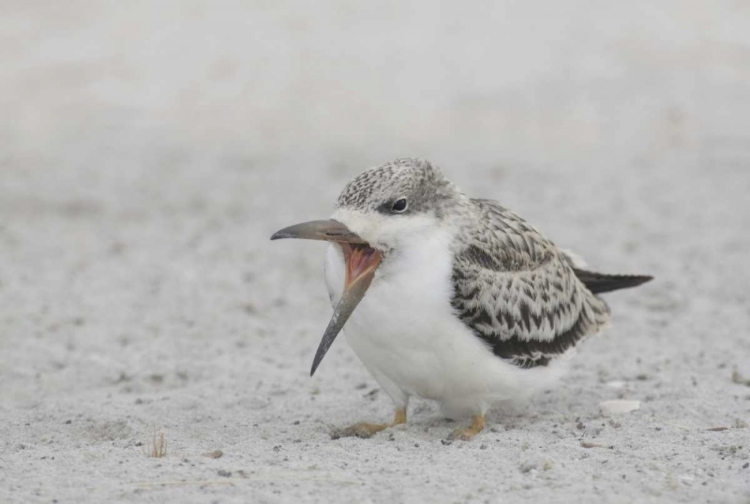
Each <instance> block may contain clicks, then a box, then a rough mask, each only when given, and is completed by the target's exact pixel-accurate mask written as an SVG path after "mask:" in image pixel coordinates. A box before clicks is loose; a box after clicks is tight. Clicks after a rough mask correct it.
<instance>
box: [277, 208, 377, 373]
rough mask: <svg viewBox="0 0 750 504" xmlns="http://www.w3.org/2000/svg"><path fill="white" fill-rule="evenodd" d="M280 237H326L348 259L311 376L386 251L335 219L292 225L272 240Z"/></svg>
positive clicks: (310, 238) (311, 238)
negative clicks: (343, 278)
mask: <svg viewBox="0 0 750 504" xmlns="http://www.w3.org/2000/svg"><path fill="white" fill-rule="evenodd" d="M280 238H303V239H307V240H324V241H330V242H336V243H338V244H339V245H340V246H341V248H342V250H343V252H344V259H345V261H346V279H345V281H344V292H343V294H342V295H341V299H340V300H339V303H338V304H337V305H336V308H335V309H334V310H333V316H332V317H331V321H330V322H329V323H328V327H327V328H326V331H325V333H324V334H323V339H321V340H320V345H318V351H317V352H316V353H315V359H313V364H312V369H311V370H310V376H312V375H313V374H315V370H316V369H317V368H318V365H319V364H320V361H322V360H323V357H324V356H325V354H326V352H328V349H329V348H330V347H331V345H332V344H333V340H335V339H336V336H338V334H339V332H341V329H342V328H343V327H344V324H346V321H347V320H348V319H349V316H350V315H351V314H352V312H354V309H355V308H356V307H357V305H358V304H359V302H360V301H361V300H362V298H363V297H364V295H365V292H367V288H368V287H370V282H372V279H373V277H374V276H375V270H376V269H377V267H378V266H379V265H380V261H381V260H382V258H383V256H382V254H381V253H380V252H379V251H378V250H376V249H374V248H372V247H370V245H369V244H368V243H367V242H366V241H364V240H363V239H362V238H360V237H359V236H357V235H356V234H355V233H352V232H351V231H349V229H348V228H347V227H346V226H344V225H343V224H342V223H340V222H338V221H335V220H327V221H311V222H304V223H302V224H296V225H294V226H289V227H288V228H284V229H282V230H281V231H278V232H276V233H274V235H273V236H271V239H272V240H278V239H280Z"/></svg>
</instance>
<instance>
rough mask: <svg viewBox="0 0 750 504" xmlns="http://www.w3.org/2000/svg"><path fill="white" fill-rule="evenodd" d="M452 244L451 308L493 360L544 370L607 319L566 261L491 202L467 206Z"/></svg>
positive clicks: (604, 307)
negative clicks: (467, 211)
mask: <svg viewBox="0 0 750 504" xmlns="http://www.w3.org/2000/svg"><path fill="white" fill-rule="evenodd" d="M471 205H472V207H471V208H470V209H469V213H471V214H472V216H471V217H472V218H470V219H466V221H465V223H464V225H463V226H462V232H461V235H460V237H459V240H457V242H456V251H455V252H456V256H455V261H454V264H453V286H454V294H453V299H452V300H451V304H452V305H453V308H454V309H455V311H456V314H457V315H458V316H459V318H460V319H461V320H462V321H463V322H464V323H465V324H466V325H468V326H469V327H470V328H471V329H472V331H473V332H474V334H476V335H477V336H478V337H479V338H481V339H483V340H484V341H486V342H487V343H488V344H489V345H490V347H491V348H492V351H493V352H494V353H495V355H497V356H498V357H501V358H503V359H507V360H509V361H511V362H512V363H513V364H515V365H518V366H520V367H524V368H529V367H535V366H546V365H547V364H548V363H549V362H550V361H551V360H552V359H554V358H555V357H559V356H561V355H563V354H564V353H565V352H566V351H568V350H569V349H571V348H572V347H574V346H575V345H576V344H577V343H578V342H579V341H581V340H582V339H583V338H584V337H585V336H588V335H590V334H594V333H596V332H597V331H598V330H600V329H601V328H602V326H604V325H605V324H606V323H607V321H608V319H609V309H608V308H607V305H606V303H605V302H604V301H603V300H602V299H600V298H598V297H596V296H595V295H594V294H592V293H591V292H590V291H589V290H587V289H586V287H585V286H584V285H583V284H582V283H581V282H580V280H579V279H578V278H577V277H576V274H575V272H574V270H573V262H572V260H571V258H570V257H569V256H568V255H566V254H565V253H563V252H562V251H561V250H560V249H558V248H557V247H555V245H554V244H553V243H552V242H550V241H549V240H547V239H546V238H544V237H543V236H542V235H541V234H540V233H539V232H538V231H537V230H536V229H534V228H533V227H532V226H531V225H529V224H528V223H526V222H525V221H524V220H523V219H521V218H520V217H518V216H517V215H515V214H514V213H513V212H511V211H509V210H506V209H505V208H503V207H501V206H500V205H499V204H497V203H496V202H494V201H490V200H476V199H474V200H471Z"/></svg>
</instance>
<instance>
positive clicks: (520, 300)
mask: <svg viewBox="0 0 750 504" xmlns="http://www.w3.org/2000/svg"><path fill="white" fill-rule="evenodd" d="M283 238H299V239H311V240H323V241H327V242H329V245H328V247H327V250H326V255H325V260H324V265H325V267H324V277H325V282H326V286H327V288H328V292H329V295H330V300H331V305H332V307H333V315H332V317H331V320H330V322H329V324H328V327H327V328H326V330H325V332H324V334H323V337H322V339H321V341H320V345H319V346H318V350H317V352H316V354H315V358H314V360H313V364H312V368H311V371H310V374H311V376H312V375H313V374H314V373H315V371H316V369H317V368H318V366H319V365H320V363H321V361H322V359H323V357H324V356H325V355H326V352H327V351H328V349H329V348H330V347H331V344H332V343H333V342H334V340H335V338H336V336H337V335H338V334H339V332H341V331H342V329H343V332H344V334H345V337H346V339H347V341H348V343H349V345H350V346H351V348H352V349H353V350H354V353H355V354H356V355H357V357H358V358H359V360H360V361H361V362H362V364H363V365H364V366H365V368H367V370H368V371H369V372H370V374H371V375H372V377H373V378H374V379H375V381H377V382H378V384H379V385H380V387H381V388H382V389H383V390H384V391H385V392H386V393H387V395H388V396H389V397H390V399H391V400H392V402H393V406H394V412H395V413H394V416H393V421H392V422H388V423H369V422H359V423H356V424H354V425H352V426H349V427H346V428H343V429H340V430H338V431H335V433H334V435H333V437H335V438H337V437H345V436H357V437H361V438H367V437H370V436H373V435H374V434H376V433H378V432H380V431H383V430H385V429H387V428H390V427H393V426H396V425H400V424H404V423H406V421H407V407H408V403H409V399H410V398H411V397H419V398H424V399H428V400H434V401H437V402H438V403H439V404H440V407H441V409H442V411H443V412H444V413H445V414H446V416H448V417H449V418H454V419H461V418H467V417H469V418H471V419H472V421H471V424H469V425H468V426H466V425H460V426H459V427H457V428H456V429H455V430H453V431H452V432H451V434H450V435H449V436H448V438H449V439H451V440H470V439H472V438H473V437H475V436H476V435H477V434H479V432H481V431H482V430H483V429H484V427H485V415H486V414H487V412H488V411H489V410H490V408H492V407H494V406H496V405H498V404H501V403H502V402H503V401H506V400H509V399H515V398H519V397H526V396H528V395H530V394H532V393H533V392H535V391H538V390H540V389H544V388H550V387H552V386H554V384H555V383H556V382H558V381H559V379H560V378H561V376H562V375H563V374H564V370H565V367H566V366H565V362H566V361H567V360H568V359H569V357H570V356H571V355H572V354H573V352H574V351H575V349H576V348H577V347H578V345H579V344H580V343H581V342H582V341H584V340H585V339H587V338H588V337H589V336H591V335H593V334H596V333H598V332H600V331H601V330H602V329H604V328H605V327H606V326H608V323H609V319H610V309H609V306H608V305H607V303H606V302H605V301H604V300H603V299H602V298H601V296H600V295H601V294H603V293H605V292H610V291H614V290H617V289H623V288H628V287H635V286H638V285H641V284H643V283H645V282H647V281H649V280H651V279H652V277H651V276H649V275H612V274H604V273H597V272H594V271H590V270H588V269H585V266H584V264H583V263H582V262H581V260H580V259H579V258H578V257H577V256H576V255H574V254H573V253H571V252H568V251H566V250H563V249H561V248H558V247H557V246H556V245H555V244H554V243H553V242H552V241H550V240H549V239H547V238H546V237H544V236H543V235H542V234H541V233H540V232H539V231H538V230H537V229H536V228H535V227H534V226H532V225H531V224H529V223H528V222H527V221H525V220H524V219H522V218H521V217H519V216H518V215H516V214H515V213H513V212H512V211H510V210H508V209H507V208H505V207H503V206H501V205H500V204H499V203H498V202H496V201H494V200H489V199H476V198H470V197H469V196H467V195H465V194H464V193H463V192H462V191H461V190H460V189H459V188H458V187H457V186H456V185H454V184H453V183H451V182H450V181H449V180H448V179H447V178H446V177H445V175H444V174H443V172H442V171H441V170H440V169H439V168H438V167H436V166H434V165H433V164H432V163H430V162H429V161H427V160H424V159H419V158H400V159H396V160H394V161H391V162H388V163H385V164H383V165H380V166H376V167H373V168H369V169H367V170H365V171H364V172H362V173H361V174H359V175H358V176H356V177H355V178H354V179H353V180H351V181H350V182H349V183H348V184H347V185H346V186H345V187H344V189H343V191H342V192H341V194H340V195H339V197H338V200H337V202H336V205H335V209H334V212H333V214H332V216H331V218H330V219H327V220H315V221H309V222H303V223H301V224H296V225H293V226H289V227H286V228H284V229H282V230H280V231H278V232H276V233H274V234H273V236H272V237H271V239H272V240H278V239H283Z"/></svg>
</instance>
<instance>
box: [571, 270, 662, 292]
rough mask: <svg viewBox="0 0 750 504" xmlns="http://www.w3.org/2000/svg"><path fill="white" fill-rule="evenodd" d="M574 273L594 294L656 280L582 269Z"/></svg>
mask: <svg viewBox="0 0 750 504" xmlns="http://www.w3.org/2000/svg"><path fill="white" fill-rule="evenodd" d="M573 271H574V272H575V274H576V276H577V277H578V279H579V280H580V281H581V282H583V284H584V285H585V286H586V288H587V289H588V290H590V291H591V292H593V293H594V294H601V293H602V292H610V291H614V290H618V289H627V288H630V287H637V286H639V285H641V284H644V283H646V282H648V281H649V280H652V279H653V278H654V277H652V276H649V275H606V274H604V273H595V272H593V271H586V270H581V269H573Z"/></svg>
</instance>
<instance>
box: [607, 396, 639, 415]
mask: <svg viewBox="0 0 750 504" xmlns="http://www.w3.org/2000/svg"><path fill="white" fill-rule="evenodd" d="M640 408H641V401H635V400H627V399H613V400H611V401H602V402H600V403H599V411H601V413H602V415H604V416H609V415H619V414H621V413H629V412H631V411H635V410H637V409H640Z"/></svg>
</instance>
